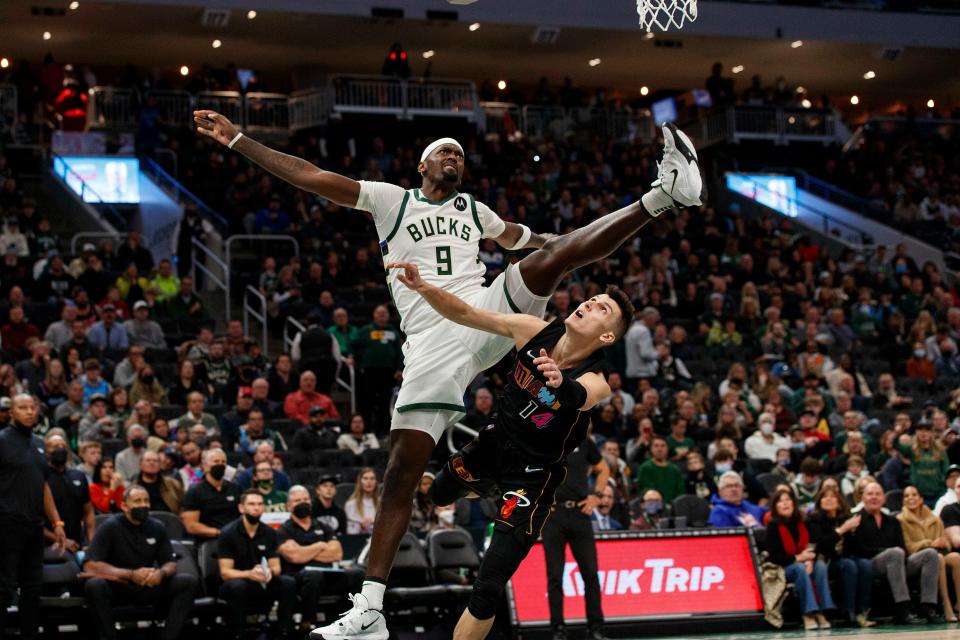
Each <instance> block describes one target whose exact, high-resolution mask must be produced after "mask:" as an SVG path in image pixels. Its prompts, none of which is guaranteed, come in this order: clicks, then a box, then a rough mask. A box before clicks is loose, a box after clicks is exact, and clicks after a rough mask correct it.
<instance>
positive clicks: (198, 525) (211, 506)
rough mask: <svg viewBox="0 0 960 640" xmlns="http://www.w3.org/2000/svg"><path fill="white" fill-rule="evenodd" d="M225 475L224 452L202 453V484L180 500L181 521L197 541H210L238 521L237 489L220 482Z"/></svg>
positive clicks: (238, 496)
mask: <svg viewBox="0 0 960 640" xmlns="http://www.w3.org/2000/svg"><path fill="white" fill-rule="evenodd" d="M226 472H227V454H225V453H224V452H223V449H207V450H206V451H204V452H203V480H201V481H200V483H199V484H197V485H195V486H193V487H191V488H190V490H189V491H187V495H185V496H184V497H183V513H181V514H180V518H181V519H182V520H183V526H185V527H186V528H187V533H189V534H190V535H192V536H195V537H196V538H198V540H211V539H213V538H216V537H217V536H219V535H220V530H221V529H223V528H224V527H225V526H227V524H229V523H230V522H233V521H234V520H236V519H237V506H238V504H239V502H240V489H239V488H238V487H237V485H235V484H233V483H232V482H228V481H227V480H224V479H223V476H224V475H225V474H226Z"/></svg>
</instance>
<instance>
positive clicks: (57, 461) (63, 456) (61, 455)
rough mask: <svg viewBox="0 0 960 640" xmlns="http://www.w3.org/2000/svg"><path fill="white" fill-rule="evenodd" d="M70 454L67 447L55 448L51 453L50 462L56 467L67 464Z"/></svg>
mask: <svg viewBox="0 0 960 640" xmlns="http://www.w3.org/2000/svg"><path fill="white" fill-rule="evenodd" d="M68 457H69V454H68V453H67V450H66V449H54V450H53V452H52V453H51V454H50V462H51V463H52V464H53V466H55V467H62V466H64V465H65V464H67V458H68Z"/></svg>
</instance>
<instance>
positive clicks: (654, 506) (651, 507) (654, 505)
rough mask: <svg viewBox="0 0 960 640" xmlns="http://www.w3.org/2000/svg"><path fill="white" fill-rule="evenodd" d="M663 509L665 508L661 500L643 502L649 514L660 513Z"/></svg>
mask: <svg viewBox="0 0 960 640" xmlns="http://www.w3.org/2000/svg"><path fill="white" fill-rule="evenodd" d="M662 509H663V504H662V503H660V502H657V501H655V500H654V501H652V502H644V503H643V510H644V511H645V512H646V513H647V514H648V515H651V516H652V515H656V514H658V513H660V511H661V510H662Z"/></svg>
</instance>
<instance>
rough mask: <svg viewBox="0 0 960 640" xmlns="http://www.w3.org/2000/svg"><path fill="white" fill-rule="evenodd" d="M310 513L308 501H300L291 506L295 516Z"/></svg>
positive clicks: (298, 516)
mask: <svg viewBox="0 0 960 640" xmlns="http://www.w3.org/2000/svg"><path fill="white" fill-rule="evenodd" d="M309 515H310V503H309V502H301V503H300V504H298V505H297V506H295V507H294V508H293V516H294V517H295V518H306V517H307V516H309Z"/></svg>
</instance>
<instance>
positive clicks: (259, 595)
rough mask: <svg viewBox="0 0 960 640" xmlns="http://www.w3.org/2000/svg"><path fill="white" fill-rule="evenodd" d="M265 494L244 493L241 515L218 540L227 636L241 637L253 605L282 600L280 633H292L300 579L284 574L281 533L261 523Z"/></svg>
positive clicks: (225, 528)
mask: <svg viewBox="0 0 960 640" xmlns="http://www.w3.org/2000/svg"><path fill="white" fill-rule="evenodd" d="M263 508H264V505H263V495H261V494H260V492H259V491H257V490H256V489H248V490H247V491H244V492H243V495H242V496H240V514H241V516H242V517H240V518H237V519H236V520H234V521H233V522H231V523H230V524H228V525H227V526H225V527H224V528H223V531H222V532H221V533H220V538H219V540H218V541H217V552H218V554H219V556H220V577H221V578H222V579H223V584H222V585H220V598H221V599H222V600H224V601H225V602H226V603H227V610H226V620H227V635H228V636H229V637H231V638H239V637H240V635H241V634H242V632H243V624H244V620H245V619H246V617H247V614H248V613H249V612H250V610H251V609H250V607H251V605H252V606H257V605H260V606H261V608H263V607H264V606H265V607H266V608H267V609H268V610H269V608H270V605H271V604H272V603H273V602H274V601H276V602H279V608H278V609H277V623H278V624H279V625H280V636H281V637H283V636H288V635H289V634H290V631H291V628H290V627H291V625H292V623H293V609H294V605H295V603H296V598H297V582H296V580H294V579H293V578H292V577H290V576H285V575H281V573H280V558H279V557H278V556H277V534H276V532H275V531H274V530H273V529H271V528H270V527H268V526H267V525H265V524H263V523H261V522H260V516H262V515H263Z"/></svg>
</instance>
